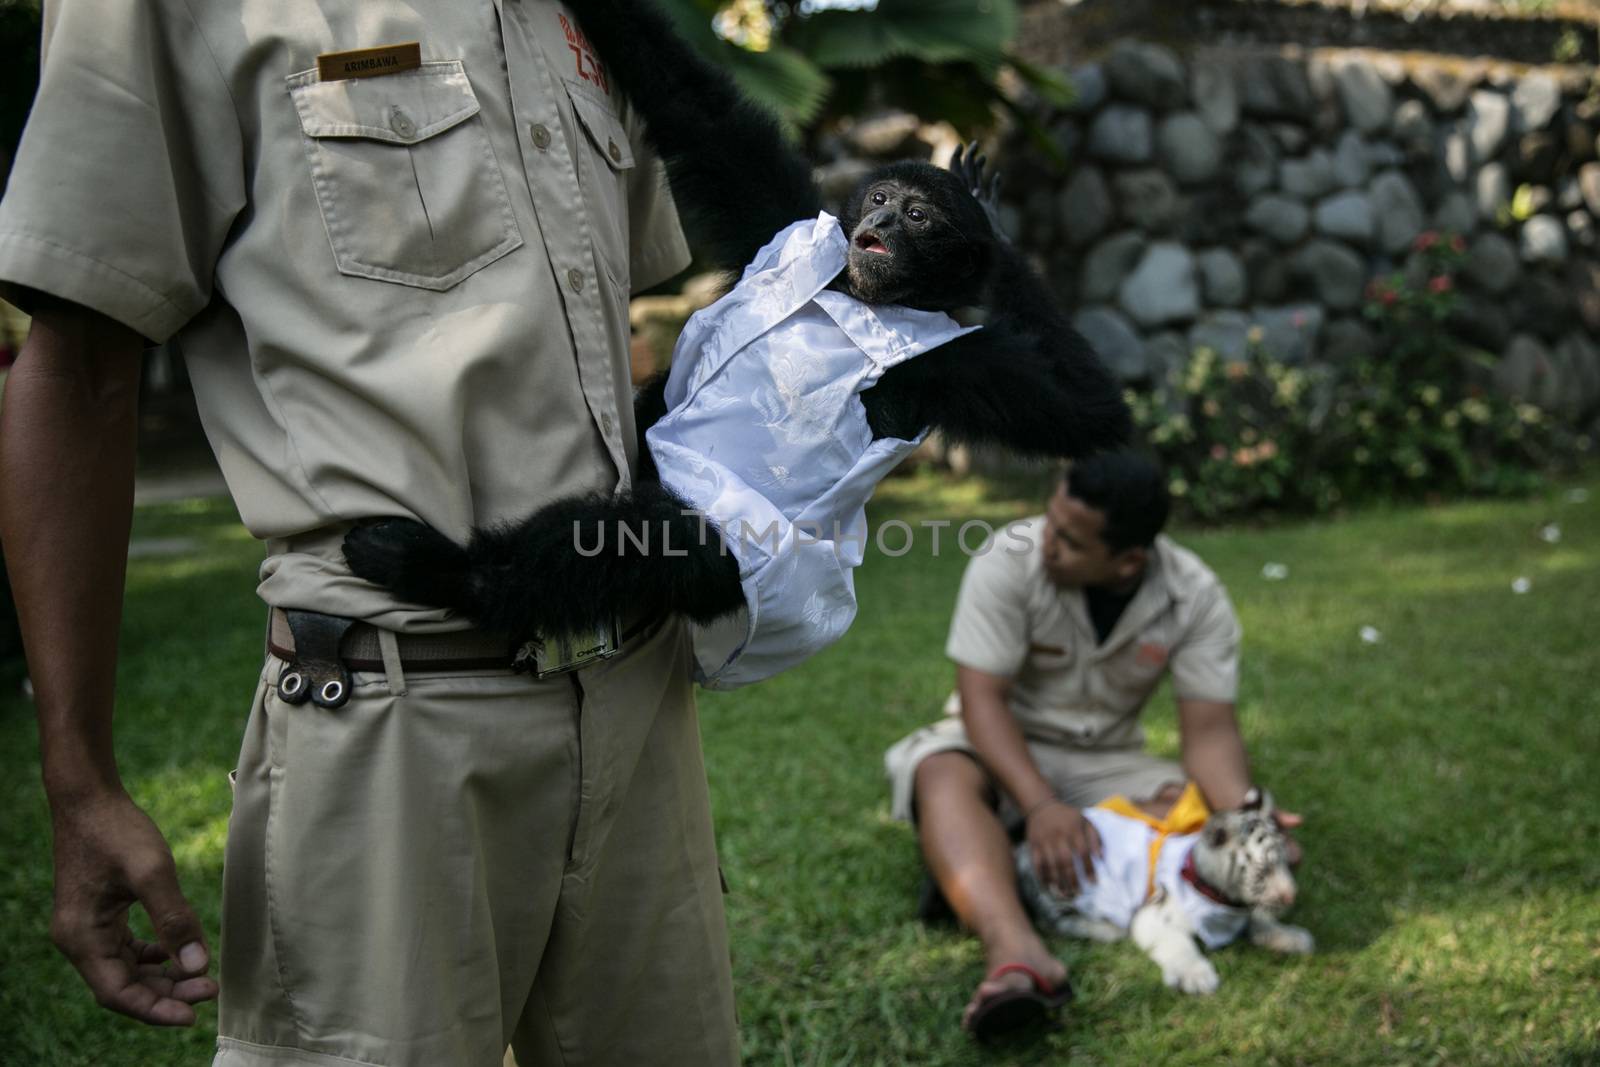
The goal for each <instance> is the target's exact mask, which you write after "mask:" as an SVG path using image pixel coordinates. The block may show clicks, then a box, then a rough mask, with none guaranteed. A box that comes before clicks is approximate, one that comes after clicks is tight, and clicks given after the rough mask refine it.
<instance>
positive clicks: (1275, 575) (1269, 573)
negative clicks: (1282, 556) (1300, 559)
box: [1261, 563, 1289, 582]
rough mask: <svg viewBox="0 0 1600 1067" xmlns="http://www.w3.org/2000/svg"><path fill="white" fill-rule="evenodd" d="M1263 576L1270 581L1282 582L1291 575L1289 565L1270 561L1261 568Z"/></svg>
mask: <svg viewBox="0 0 1600 1067" xmlns="http://www.w3.org/2000/svg"><path fill="white" fill-rule="evenodd" d="M1261 577H1263V578H1265V579H1266V580H1267V581H1269V582H1281V581H1283V580H1284V579H1285V578H1287V577H1289V565H1288V564H1287V563H1268V564H1266V565H1265V566H1263V567H1262V568H1261Z"/></svg>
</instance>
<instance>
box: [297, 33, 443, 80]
mask: <svg viewBox="0 0 1600 1067" xmlns="http://www.w3.org/2000/svg"><path fill="white" fill-rule="evenodd" d="M420 66H422V44H421V43H420V42H418V41H409V42H407V43H406V44H386V45H380V46H379V47H377V48H358V49H356V50H355V51H353V52H324V53H323V54H322V55H320V56H318V57H317V76H318V77H319V78H321V79H322V80H323V81H325V82H332V81H343V80H344V79H346V78H371V77H373V76H375V75H378V74H398V73H400V72H401V71H403V70H416V69H417V68H418V67H420Z"/></svg>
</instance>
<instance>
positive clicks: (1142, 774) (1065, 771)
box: [883, 715, 1188, 828]
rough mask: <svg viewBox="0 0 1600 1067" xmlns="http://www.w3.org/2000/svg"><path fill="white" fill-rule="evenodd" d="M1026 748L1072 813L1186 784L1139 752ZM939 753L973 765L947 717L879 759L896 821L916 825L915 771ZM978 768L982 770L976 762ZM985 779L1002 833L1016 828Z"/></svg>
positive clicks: (957, 722)
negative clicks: (955, 755)
mask: <svg viewBox="0 0 1600 1067" xmlns="http://www.w3.org/2000/svg"><path fill="white" fill-rule="evenodd" d="M1027 744H1028V753H1029V755H1031V756H1032V757H1033V762H1034V765H1035V766H1037V767H1038V768H1039V773H1040V774H1042V775H1044V777H1045V780H1046V781H1048V782H1049V783H1050V786H1051V788H1052V789H1054V790H1055V793H1056V796H1058V797H1060V798H1061V799H1062V800H1064V801H1066V802H1067V803H1068V804H1071V805H1072V806H1073V807H1075V808H1087V807H1091V806H1093V805H1095V804H1098V803H1100V801H1102V800H1105V799H1106V798H1107V797H1112V796H1117V795H1119V794H1120V795H1122V796H1125V797H1128V798H1129V799H1130V800H1148V799H1150V798H1152V797H1154V796H1155V795H1156V794H1157V793H1159V792H1160V791H1161V788H1162V787H1163V786H1166V785H1179V786H1181V785H1182V784H1183V783H1184V781H1185V780H1186V779H1187V778H1188V776H1187V775H1186V774H1185V773H1184V771H1183V768H1182V767H1181V766H1179V765H1178V764H1176V763H1174V762H1173V761H1171V760H1165V759H1159V758H1157V757H1155V756H1151V755H1147V754H1146V753H1145V752H1144V750H1143V749H1137V748H1067V747H1065V746H1061V745H1047V744H1043V743H1040V742H1038V741H1029V742H1028V743H1027ZM941 752H964V753H966V754H967V755H968V756H971V757H972V758H973V759H974V760H978V753H977V750H976V749H974V748H973V747H972V745H971V743H970V742H969V741H968V740H967V731H966V728H965V727H964V726H963V725H962V723H961V719H960V718H959V717H958V716H955V715H951V716H947V717H945V718H944V719H941V720H940V721H938V722H936V723H934V724H933V725H931V726H924V727H923V728H922V729H920V730H917V731H916V732H915V733H912V734H909V735H907V736H906V737H903V738H901V739H900V740H899V741H897V742H895V743H894V745H893V746H892V747H891V748H890V749H889V751H887V752H885V753H884V755H883V765H884V769H885V770H886V771H887V772H888V774H889V788H890V797H891V800H890V805H891V811H892V813H893V815H894V817H895V818H896V819H901V820H904V821H906V822H915V821H916V777H917V766H918V765H919V764H921V763H922V761H923V760H925V759H927V758H928V757H929V756H934V755H937V754H939V753H941ZM978 765H979V766H980V767H981V766H983V763H982V761H981V760H978ZM985 773H987V768H985ZM989 779H990V782H991V783H992V784H993V785H994V787H995V793H996V795H998V796H999V798H1000V809H999V810H1000V820H1001V822H1003V823H1004V824H1005V825H1006V827H1007V828H1011V827H1014V826H1016V825H1018V824H1020V823H1021V822H1022V813H1021V812H1020V811H1019V810H1017V806H1016V804H1015V803H1014V802H1013V801H1012V799H1011V797H1010V796H1008V795H1007V794H1006V792H1005V790H1004V789H1002V788H1001V787H1000V784H999V782H998V781H996V780H995V778H994V776H993V775H990V776H989Z"/></svg>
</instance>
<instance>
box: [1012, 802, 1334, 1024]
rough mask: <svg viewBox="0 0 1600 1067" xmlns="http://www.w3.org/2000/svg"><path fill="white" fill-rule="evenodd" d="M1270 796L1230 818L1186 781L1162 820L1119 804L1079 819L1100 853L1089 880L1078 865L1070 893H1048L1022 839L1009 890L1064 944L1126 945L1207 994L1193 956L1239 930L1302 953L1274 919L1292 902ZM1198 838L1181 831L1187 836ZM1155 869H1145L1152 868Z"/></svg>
mask: <svg viewBox="0 0 1600 1067" xmlns="http://www.w3.org/2000/svg"><path fill="white" fill-rule="evenodd" d="M1272 812H1273V805H1272V798H1271V796H1270V795H1268V794H1266V793H1264V792H1262V791H1261V790H1258V789H1251V790H1250V792H1249V793H1247V794H1246V795H1245V800H1244V803H1243V805H1241V806H1240V807H1239V809H1238V810H1235V811H1222V812H1217V813H1216V814H1212V815H1209V817H1208V814H1207V811H1206V806H1205V801H1204V800H1203V799H1202V798H1201V796H1200V792H1199V790H1198V789H1197V788H1196V787H1195V785H1194V783H1192V782H1191V783H1190V784H1189V786H1188V788H1187V789H1185V790H1184V795H1183V797H1182V798H1181V799H1180V800H1179V801H1178V802H1177V803H1176V804H1174V805H1173V808H1172V811H1171V812H1169V813H1168V815H1167V817H1166V818H1165V819H1161V820H1156V819H1152V818H1150V817H1149V816H1148V815H1145V814H1144V813H1143V812H1140V811H1139V810H1138V809H1137V808H1135V807H1134V806H1133V805H1132V804H1130V803H1128V802H1127V801H1125V800H1123V799H1122V798H1121V797H1113V798H1112V799H1111V800H1109V801H1106V802H1105V803H1104V804H1103V805H1100V806H1097V807H1093V808H1088V809H1086V810H1085V811H1084V812H1083V814H1084V817H1085V818H1087V819H1088V820H1089V821H1090V822H1091V823H1093V824H1094V828H1095V830H1096V831H1098V832H1099V834H1100V842H1101V845H1102V846H1103V848H1104V850H1105V856H1104V858H1103V859H1097V860H1096V861H1095V865H1094V866H1095V879H1096V880H1095V881H1094V882H1086V881H1085V880H1084V877H1083V867H1082V864H1081V863H1079V864H1077V873H1078V885H1079V886H1080V887H1081V889H1080V891H1079V892H1078V895H1077V896H1075V897H1073V898H1071V899H1067V898H1066V897H1063V896H1061V895H1060V894H1058V893H1056V892H1055V891H1054V890H1052V889H1049V888H1047V887H1046V886H1045V885H1044V883H1043V882H1041V881H1040V880H1039V878H1038V876H1037V875H1036V874H1035V872H1034V869H1033V862H1032V857H1031V855H1030V852H1029V849H1028V844H1027V842H1023V843H1022V844H1020V845H1018V846H1017V850H1016V861H1017V885H1018V888H1019V889H1020V890H1021V892H1022V898H1023V900H1024V902H1025V903H1026V904H1027V905H1028V909H1029V910H1030V911H1031V912H1032V913H1033V915H1034V917H1035V919H1037V920H1038V921H1039V922H1040V923H1041V924H1043V925H1044V926H1045V927H1047V928H1048V929H1050V930H1053V931H1054V932H1056V933H1059V934H1065V935H1067V936H1069V937H1083V938H1089V939H1092V940H1095V941H1118V940H1120V939H1122V938H1123V937H1125V936H1129V935H1131V936H1132V938H1133V943H1134V944H1136V945H1138V946H1139V947H1140V948H1142V949H1144V951H1145V953H1146V954H1147V955H1149V957H1150V958H1151V959H1152V960H1154V961H1155V963H1156V965H1157V966H1159V967H1160V968H1161V978H1162V980H1163V981H1164V982H1165V983H1166V984H1167V985H1168V986H1170V987H1172V988H1175V989H1179V990H1182V991H1183V992H1185V993H1198V994H1207V993H1214V992H1216V990H1217V986H1218V984H1219V983H1220V979H1219V978H1218V976H1217V969H1216V968H1215V967H1214V966H1212V964H1211V961H1210V960H1208V959H1206V958H1205V956H1204V955H1202V954H1201V952H1200V949H1199V948H1198V947H1196V945H1195V940H1196V939H1197V938H1198V939H1199V941H1200V942H1201V943H1202V944H1204V945H1205V947H1206V948H1221V947H1222V946H1223V945H1226V944H1228V943H1230V942H1232V941H1235V940H1237V939H1238V938H1239V937H1240V935H1242V934H1244V933H1245V932H1246V931H1247V930H1248V931H1249V934H1250V940H1251V942H1252V943H1254V944H1257V945H1260V946H1262V947H1263V948H1267V949H1271V950H1272V951H1274V952H1283V953H1301V954H1303V953H1308V952H1310V951H1311V950H1312V947H1313V941H1312V937H1311V934H1310V933H1308V932H1307V931H1305V930H1303V929H1301V928H1300V927H1298V926H1286V925H1284V924H1283V923H1280V922H1279V921H1278V917H1279V916H1280V915H1282V914H1283V912H1284V911H1286V910H1287V909H1288V908H1289V906H1290V905H1292V904H1293V903H1294V897H1295V884H1294V874H1293V873H1292V872H1291V871H1290V869H1289V858H1288V850H1287V847H1286V841H1285V838H1284V835H1283V831H1282V829H1280V828H1279V826H1278V824H1277V821H1276V820H1275V819H1274V818H1273V817H1272ZM1194 830H1198V832H1185V831H1194ZM1152 868H1153V869H1152Z"/></svg>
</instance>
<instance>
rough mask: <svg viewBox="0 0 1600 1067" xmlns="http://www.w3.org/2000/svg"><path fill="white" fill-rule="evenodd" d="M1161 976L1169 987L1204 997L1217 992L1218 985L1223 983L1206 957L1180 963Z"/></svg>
mask: <svg viewBox="0 0 1600 1067" xmlns="http://www.w3.org/2000/svg"><path fill="white" fill-rule="evenodd" d="M1161 978H1162V981H1164V982H1166V983H1167V985H1168V986H1169V987H1171V988H1173V989H1176V990H1178V991H1179V992H1183V993H1189V994H1191V995H1194V996H1202V997H1206V996H1210V995H1211V994H1212V993H1215V992H1216V991H1217V987H1218V986H1220V985H1221V984H1222V978H1221V977H1220V976H1218V974H1217V969H1216V968H1215V967H1213V966H1212V965H1211V961H1210V960H1208V959H1206V958H1204V957H1201V958H1200V959H1196V960H1190V961H1187V962H1184V963H1180V964H1178V965H1177V966H1175V967H1173V968H1171V969H1170V970H1167V971H1165V972H1164V973H1163V974H1162V975H1161Z"/></svg>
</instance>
